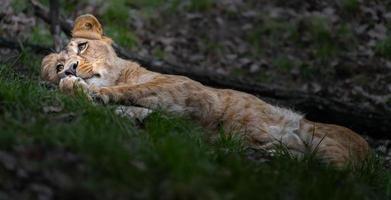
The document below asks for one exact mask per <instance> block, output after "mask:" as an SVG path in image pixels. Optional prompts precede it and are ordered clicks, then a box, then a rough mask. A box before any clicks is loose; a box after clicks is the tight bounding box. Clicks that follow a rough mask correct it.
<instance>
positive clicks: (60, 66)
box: [56, 64, 64, 73]
mask: <svg viewBox="0 0 391 200" xmlns="http://www.w3.org/2000/svg"><path fill="white" fill-rule="evenodd" d="M63 69H64V65H63V64H58V65H57V66H56V70H57V73H58V72H60V71H62V70H63Z"/></svg>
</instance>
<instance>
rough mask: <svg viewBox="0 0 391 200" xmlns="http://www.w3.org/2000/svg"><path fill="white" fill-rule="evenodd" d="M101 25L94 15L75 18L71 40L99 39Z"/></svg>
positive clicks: (101, 33) (101, 30)
mask: <svg viewBox="0 0 391 200" xmlns="http://www.w3.org/2000/svg"><path fill="white" fill-rule="evenodd" d="M102 36H103V29H102V25H101V24H100V23H99V21H98V19H96V17H95V16H94V15H91V14H85V15H81V16H79V17H78V18H76V20H75V23H74V25H73V29H72V37H73V38H87V39H101V38H102Z"/></svg>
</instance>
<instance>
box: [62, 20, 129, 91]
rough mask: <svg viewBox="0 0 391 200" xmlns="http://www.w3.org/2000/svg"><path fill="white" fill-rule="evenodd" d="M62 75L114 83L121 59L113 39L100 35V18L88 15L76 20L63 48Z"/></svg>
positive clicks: (101, 33) (99, 84)
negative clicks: (64, 56)
mask: <svg viewBox="0 0 391 200" xmlns="http://www.w3.org/2000/svg"><path fill="white" fill-rule="evenodd" d="M65 51H66V53H67V55H68V58H67V61H66V64H65V72H64V73H65V75H75V76H78V77H80V78H83V79H84V80H85V81H86V82H87V83H89V84H94V85H96V86H109V85H114V84H115V81H116V80H117V78H118V76H119V73H120V70H121V69H120V68H121V67H120V66H121V65H122V62H123V60H122V59H120V58H118V57H117V55H116V53H115V51H114V49H113V47H112V40H111V39H110V38H108V37H106V36H105V35H104V34H103V29H102V26H101V24H100V23H99V21H98V20H97V19H96V18H95V17H94V16H93V15H90V14H86V15H82V16H79V17H78V18H77V19H76V20H75V24H74V27H73V30H72V38H71V40H70V42H69V43H68V45H67V47H66V50H65Z"/></svg>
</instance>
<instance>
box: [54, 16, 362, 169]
mask: <svg viewBox="0 0 391 200" xmlns="http://www.w3.org/2000/svg"><path fill="white" fill-rule="evenodd" d="M66 54H67V56H66V57H67V58H66V62H65V63H66V64H65V65H64V69H62V70H63V71H64V74H65V75H67V76H66V77H65V78H63V79H61V81H60V88H61V89H62V90H63V91H72V90H74V88H75V87H81V88H83V91H84V92H85V93H86V95H88V96H89V97H91V99H95V100H99V101H101V102H103V103H105V104H107V103H114V104H123V105H133V106H140V107H143V108H147V109H150V110H156V109H163V110H166V111H168V112H171V113H175V114H179V115H184V116H187V117H189V118H190V119H192V120H194V121H196V122H198V123H199V124H201V125H202V126H203V127H205V128H206V129H207V130H212V131H211V132H212V134H216V133H218V132H219V130H221V129H222V130H224V133H226V134H236V135H238V136H240V137H241V138H243V141H244V144H245V145H246V146H248V147H250V148H256V149H262V150H266V151H267V152H272V151H275V150H276V148H277V147H278V146H279V145H283V147H285V148H286V149H287V150H288V152H289V153H290V154H292V155H295V156H296V157H298V158H301V157H303V156H304V155H305V154H306V153H309V152H310V153H314V154H315V155H316V156H317V157H318V158H319V159H320V160H321V161H322V162H324V163H326V164H330V165H333V166H336V167H343V166H347V165H348V164H349V163H350V164H353V165H356V164H358V163H361V162H362V161H363V160H364V159H365V158H366V156H367V155H368V153H369V150H370V148H369V146H368V143H367V142H366V141H365V140H364V139H363V138H362V137H361V136H360V135H359V134H357V133H355V132H354V131H352V130H350V129H348V128H346V127H342V126H338V125H332V124H324V123H318V122H312V121H310V120H307V119H305V118H304V116H303V115H301V114H299V113H296V112H293V111H291V110H289V109H286V108H281V107H277V106H274V105H271V104H268V103H266V102H264V101H263V100H261V99H260V98H258V97H256V96H254V95H251V94H247V93H244V92H240V91H235V90H231V89H217V88H212V87H208V86H205V85H203V84H201V83H199V82H197V81H194V80H192V79H190V78H187V77H184V76H179V75H168V74H161V73H157V72H152V71H149V70H147V69H145V68H143V67H142V66H140V65H139V64H138V63H136V62H133V61H130V60H125V59H122V58H120V57H118V56H117V54H116V53H115V51H114V49H113V47H112V40H111V39H110V38H109V37H107V36H105V35H104V33H103V28H102V26H101V24H100V23H99V21H98V20H97V19H96V17H94V16H93V15H90V14H86V15H82V16H79V17H78V18H77V19H76V20H75V23H74V27H73V30H72V38H71V40H70V42H69V43H68V45H67V48H66Z"/></svg>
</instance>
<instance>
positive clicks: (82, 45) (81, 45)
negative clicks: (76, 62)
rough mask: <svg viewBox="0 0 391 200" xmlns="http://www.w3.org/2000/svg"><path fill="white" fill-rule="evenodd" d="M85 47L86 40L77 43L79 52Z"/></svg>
mask: <svg viewBox="0 0 391 200" xmlns="http://www.w3.org/2000/svg"><path fill="white" fill-rule="evenodd" d="M86 47H87V42H83V43H80V44H78V45H77V50H78V51H79V53H80V52H82V51H83V50H84V49H86Z"/></svg>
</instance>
